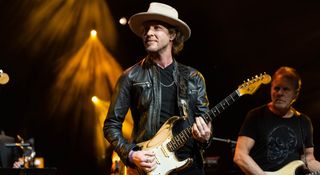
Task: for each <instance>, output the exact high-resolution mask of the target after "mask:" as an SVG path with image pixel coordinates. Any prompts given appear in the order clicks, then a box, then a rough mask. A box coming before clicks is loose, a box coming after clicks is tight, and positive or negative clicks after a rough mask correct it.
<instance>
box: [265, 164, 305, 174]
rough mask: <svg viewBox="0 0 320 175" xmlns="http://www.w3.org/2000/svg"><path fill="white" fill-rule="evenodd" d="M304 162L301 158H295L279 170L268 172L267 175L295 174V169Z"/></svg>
mask: <svg viewBox="0 0 320 175" xmlns="http://www.w3.org/2000/svg"><path fill="white" fill-rule="evenodd" d="M303 165H304V163H303V162H302V161H301V160H295V161H292V162H290V163H289V164H287V165H286V166H284V167H282V168H281V169H279V170H278V171H274V172H266V173H267V175H295V171H296V169H297V168H298V167H300V166H303Z"/></svg>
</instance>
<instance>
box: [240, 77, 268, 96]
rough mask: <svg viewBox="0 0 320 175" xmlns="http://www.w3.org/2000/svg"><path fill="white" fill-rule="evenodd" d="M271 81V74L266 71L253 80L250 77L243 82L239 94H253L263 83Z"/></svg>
mask: <svg viewBox="0 0 320 175" xmlns="http://www.w3.org/2000/svg"><path fill="white" fill-rule="evenodd" d="M270 81H271V76H270V75H268V74H266V73H264V74H260V75H259V76H258V75H256V76H255V77H253V78H252V79H251V80H250V79H248V80H247V81H245V82H244V83H243V84H241V85H240V86H239V88H238V92H239V96H242V95H245V94H250V95H251V94H253V93H255V92H256V91H257V90H258V88H259V87H260V85H261V84H268V83H270Z"/></svg>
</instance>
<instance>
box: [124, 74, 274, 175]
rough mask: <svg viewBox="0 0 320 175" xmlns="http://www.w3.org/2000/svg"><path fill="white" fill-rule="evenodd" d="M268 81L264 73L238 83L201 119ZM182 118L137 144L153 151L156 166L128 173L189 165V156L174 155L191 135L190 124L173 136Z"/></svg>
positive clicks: (161, 172)
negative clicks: (177, 156)
mask: <svg viewBox="0 0 320 175" xmlns="http://www.w3.org/2000/svg"><path fill="white" fill-rule="evenodd" d="M270 81H271V77H270V75H268V74H266V73H264V74H261V75H260V76H256V77H254V78H252V80H249V79H248V81H246V82H244V83H243V84H242V85H240V86H239V87H238V89H237V90H235V91H234V92H233V93H231V94H230V95H229V96H228V97H226V98H225V99H224V100H222V101H221V102H220V103H219V104H218V105H216V106H215V107H213V108H212V109H211V110H210V111H209V112H208V113H207V114H206V115H205V116H202V117H203V119H204V120H205V121H206V123H208V122H209V121H211V120H212V119H214V118H215V117H217V116H218V115H219V114H220V113H222V112H223V111H224V110H225V109H226V108H227V107H229V106H230V105H231V104H232V103H234V102H235V101H236V100H237V99H239V98H240V97H241V96H242V95H245V94H253V93H254V92H256V90H257V89H258V88H259V86H260V85H261V84H268V83H269V82H270ZM182 118H183V117H179V116H173V117H171V118H170V119H169V120H167V121H166V122H165V123H164V124H163V125H162V126H161V128H160V129H159V131H158V132H157V133H156V135H155V136H154V137H153V138H152V139H150V140H148V141H145V142H142V143H139V144H138V146H140V148H141V149H142V150H151V151H152V152H154V153H155V157H156V158H155V159H156V163H157V167H156V168H155V169H154V170H153V171H151V172H148V173H145V172H144V171H143V170H141V169H139V168H136V169H134V170H133V169H130V168H129V167H127V171H129V172H130V173H128V174H147V175H166V174H169V173H170V172H172V171H174V170H175V171H179V170H181V169H183V168H185V167H188V166H189V165H190V163H191V162H192V159H191V158H187V159H185V160H182V161H180V160H178V159H177V158H176V156H175V151H176V150H178V149H179V148H181V147H182V146H183V145H184V144H185V143H186V142H187V140H188V139H189V138H190V137H192V133H191V131H192V126H189V127H188V128H186V129H184V130H183V131H182V132H180V133H179V134H178V135H176V136H173V134H172V128H173V125H174V123H175V122H176V121H177V120H179V119H182ZM211 118H212V119H211Z"/></svg>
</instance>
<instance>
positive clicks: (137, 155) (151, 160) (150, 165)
mask: <svg viewBox="0 0 320 175" xmlns="http://www.w3.org/2000/svg"><path fill="white" fill-rule="evenodd" d="M129 157H130V161H131V162H132V163H134V164H135V165H136V166H137V167H139V168H140V169H142V170H144V171H145V172H150V171H152V170H154V169H155V168H156V167H157V164H156V160H155V154H154V153H153V152H152V151H143V150H141V151H130V153H129Z"/></svg>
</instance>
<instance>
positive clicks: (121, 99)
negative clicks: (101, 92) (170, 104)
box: [103, 58, 209, 165]
mask: <svg viewBox="0 0 320 175" xmlns="http://www.w3.org/2000/svg"><path fill="white" fill-rule="evenodd" d="M174 64H175V66H174V81H175V83H176V85H179V80H180V79H181V78H182V76H181V72H182V71H181V70H183V73H184V74H186V73H187V74H186V75H185V76H186V78H185V79H186V80H187V81H185V82H187V83H185V84H187V90H186V94H187V95H186V96H187V101H188V102H189V103H188V105H189V108H190V109H189V110H188V112H189V116H190V117H189V120H190V122H192V123H193V122H194V117H195V116H200V115H204V114H205V112H206V111H208V105H209V102H208V98H207V93H206V86H205V81H204V78H203V76H202V75H201V73H200V72H198V71H197V70H195V69H193V68H191V67H187V66H185V65H182V64H180V63H178V62H176V61H175V60H174ZM159 77H160V74H159V72H158V71H157V68H156V65H155V64H154V62H153V61H152V60H149V59H148V58H145V59H143V60H142V61H140V62H139V63H137V64H135V65H134V66H132V67H130V68H128V69H127V70H126V71H124V73H123V74H122V75H121V77H120V78H119V80H118V82H117V85H116V88H115V92H114V94H113V96H112V99H111V103H110V108H109V111H108V114H107V118H106V120H105V122H104V127H103V131H104V136H105V138H106V139H107V140H108V141H109V143H110V144H111V146H112V147H113V148H114V149H115V151H116V152H117V153H118V155H119V157H120V159H121V160H122V162H124V163H125V164H126V165H130V163H129V162H128V154H129V152H130V150H132V149H134V148H136V147H137V146H136V143H140V142H143V141H146V140H149V139H151V138H152V137H153V136H154V135H155V134H156V132H157V131H158V130H159V129H160V127H161V126H160V109H161V104H160V103H161V88H160V83H159V82H160V81H159ZM177 87H179V86H177ZM182 88H183V87H182ZM177 89H178V90H177V91H178V94H179V91H181V88H177ZM178 96H179V95H178ZM180 100H181V97H178V106H179V105H181V103H180ZM129 108H130V110H131V114H132V118H133V121H134V126H133V133H132V139H133V140H132V141H133V142H130V143H129V142H128V141H127V140H126V139H125V138H124V137H123V135H122V130H121V128H122V122H123V121H124V118H125V115H126V114H127V112H128V109H129ZM179 108H180V107H179ZM180 109H182V108H180ZM180 113H181V115H183V111H182V110H181V111H180Z"/></svg>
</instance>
